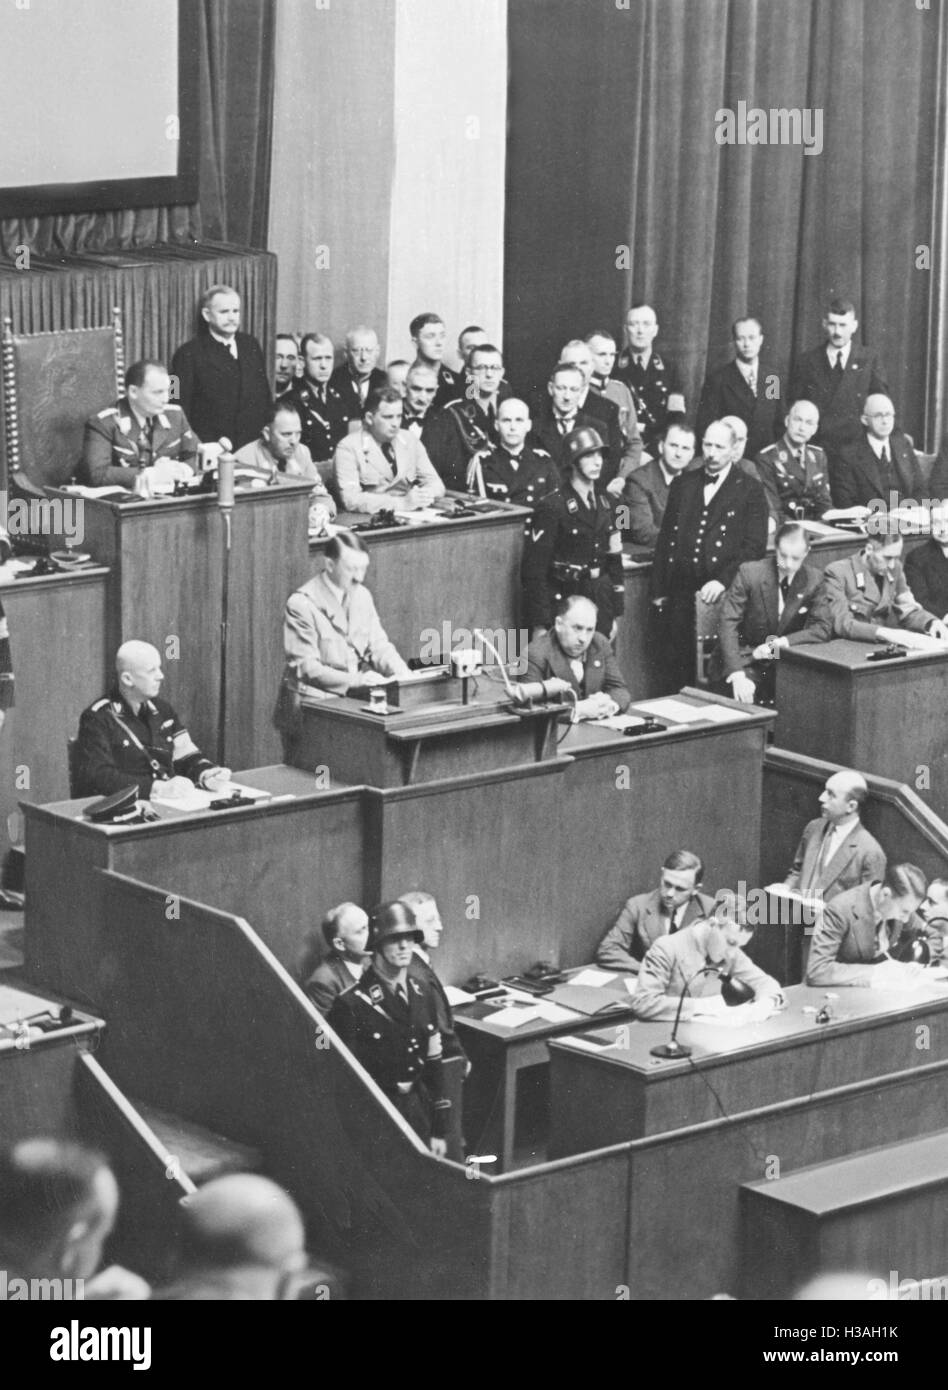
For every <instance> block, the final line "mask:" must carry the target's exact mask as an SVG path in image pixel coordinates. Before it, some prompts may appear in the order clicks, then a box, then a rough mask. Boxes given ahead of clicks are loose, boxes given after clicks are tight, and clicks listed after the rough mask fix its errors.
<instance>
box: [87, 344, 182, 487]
mask: <svg viewBox="0 0 948 1390" xmlns="http://www.w3.org/2000/svg"><path fill="white" fill-rule="evenodd" d="M170 389H171V379H170V377H169V376H168V373H167V371H166V370H165V368H164V367H163V366H162V364H161V363H160V362H149V361H144V362H133V363H132V365H131V366H130V367H129V369H128V371H127V372H126V374H125V395H124V396H123V397H122V399H121V400H119V401H116V403H115V404H114V405H110V406H107V407H106V409H105V410H100V411H99V412H98V413H97V414H96V415H92V416H90V417H89V419H88V420H87V421H86V426H85V434H84V436H83V440H82V458H81V459H80V460H79V466H78V468H77V469H76V480H77V482H79V483H81V484H83V485H84V486H86V487H125V488H129V489H133V488H135V487H136V486H137V485H139V483H140V482H141V480H142V479H144V483H145V485H146V487H149V486H150V481H151V479H153V478H154V476H155V474H154V469H155V465H156V464H158V463H159V462H162V461H163V463H164V467H165V469H167V470H169V472H170V476H171V477H172V479H173V480H174V481H178V480H181V481H184V482H186V481H187V480H188V479H189V478H192V477H193V476H194V470H195V465H196V463H197V455H198V442H199V441H198V439H197V437H196V436H195V434H194V432H193V431H192V429H191V427H190V425H189V424H188V417H187V416H186V415H185V413H184V411H183V410H182V409H181V407H180V406H179V405H169V403H168V401H169V395H170Z"/></svg>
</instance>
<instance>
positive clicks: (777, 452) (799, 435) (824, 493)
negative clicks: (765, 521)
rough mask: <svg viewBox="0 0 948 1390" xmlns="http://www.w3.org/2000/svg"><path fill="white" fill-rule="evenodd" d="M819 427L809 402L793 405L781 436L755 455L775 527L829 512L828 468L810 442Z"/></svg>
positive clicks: (818, 419)
mask: <svg viewBox="0 0 948 1390" xmlns="http://www.w3.org/2000/svg"><path fill="white" fill-rule="evenodd" d="M819 423H820V412H819V411H818V410H817V408H816V406H815V405H814V404H813V402H812V401H794V402H793V404H792V405H791V407H790V409H789V410H788V411H787V414H786V416H785V418H784V426H785V429H784V435H783V438H782V439H780V440H778V442H777V443H776V444H771V445H770V446H769V447H768V448H766V449H762V450H761V451H760V453H759V454H758V455H757V458H756V463H757V473H758V476H759V478H760V481H761V482H762V483H763V485H764V491H765V492H766V494H767V504H768V506H769V508H770V515H771V517H772V518H773V520H774V522H775V523H776V525H778V526H779V525H781V524H782V523H783V522H785V521H801V520H803V519H805V518H806V519H812V518H816V519H819V517H821V516H822V515H823V513H824V512H827V511H829V510H830V508H831V507H832V505H833V499H832V497H831V495H830V485H829V464H828V463H827V461H826V454H825V453H824V452H823V450H822V449H820V448H819V447H818V446H817V445H815V444H811V443H810V440H811V439H812V438H813V436H814V435H815V434H816V431H817V429H818V428H819Z"/></svg>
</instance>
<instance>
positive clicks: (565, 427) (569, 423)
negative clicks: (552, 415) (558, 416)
mask: <svg viewBox="0 0 948 1390" xmlns="http://www.w3.org/2000/svg"><path fill="white" fill-rule="evenodd" d="M557 424H558V428H559V431H560V434H562V435H564V436H565V435H567V434H569V432H570V430H571V429H572V428H573V416H570V418H569V419H568V420H559V421H558V422H557Z"/></svg>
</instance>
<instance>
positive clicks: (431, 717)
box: [287, 681, 567, 787]
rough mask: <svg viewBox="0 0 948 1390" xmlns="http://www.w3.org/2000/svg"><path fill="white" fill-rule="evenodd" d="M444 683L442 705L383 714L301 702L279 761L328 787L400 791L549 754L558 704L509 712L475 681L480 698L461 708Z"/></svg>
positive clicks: (337, 703)
mask: <svg viewBox="0 0 948 1390" xmlns="http://www.w3.org/2000/svg"><path fill="white" fill-rule="evenodd" d="M445 684H446V685H447V686H448V687H450V689H448V690H445V691H444V692H443V693H444V694H445V696H446V698H445V699H444V700H441V701H438V700H437V699H436V693H435V692H432V697H431V700H430V702H429V703H426V704H421V705H418V706H417V707H415V708H411V709H404V710H401V709H399V710H393V711H392V712H391V713H387V714H376V713H374V712H372V711H371V710H369V709H367V708H366V703H365V701H364V700H353V699H349V698H348V697H347V696H341V695H339V696H331V697H330V698H328V699H318V698H310V697H305V696H304V697H303V699H302V702H301V708H300V721H301V731H300V734H299V737H298V738H297V739H295V740H294V741H293V744H292V748H291V749H288V753H287V756H288V757H289V758H290V760H291V761H292V763H293V766H294V767H298V768H301V769H303V770H304V771H306V772H309V773H311V774H312V772H313V771H314V769H316V768H323V769H325V770H326V771H327V773H328V775H329V776H330V777H331V779H332V782H333V785H334V786H339V785H340V783H350V784H354V783H362V782H364V783H366V784H368V785H369V786H372V787H402V786H410V785H412V784H413V783H416V782H433V781H439V780H441V779H443V778H446V777H463V776H466V775H468V774H470V773H476V772H488V771H491V770H493V769H495V768H504V767H512V766H514V765H515V764H518V763H529V762H540V761H542V760H543V759H544V758H548V757H552V756H554V755H555V752H556V746H555V742H554V738H553V734H554V730H555V729H556V725H557V721H558V720H559V719H560V718H561V717H562V716H563V715H565V714H566V713H567V708H566V706H565V705H557V704H552V705H541V706H538V707H536V708H530V707H525V708H524V709H522V710H519V711H518V710H514V709H513V708H512V707H511V704H510V701H509V700H508V699H507V698H506V696H505V695H504V692H503V689H502V688H501V689H500V695H499V697H498V696H497V695H495V694H492V693H491V691H492V687H490V686H489V685H487V683H486V682H483V681H482V690H481V692H480V693H478V694H477V695H473V696H472V697H471V700H470V702H469V703H468V704H466V705H463V704H462V703H461V700H460V698H459V694H458V695H457V697H456V698H453V699H452V698H447V697H449V696H450V695H452V694H455V692H454V689H453V687H454V686H455V685H457V686H458V687H459V686H460V682H455V681H448V682H446V683H445ZM485 687H486V688H485ZM493 689H497V687H493Z"/></svg>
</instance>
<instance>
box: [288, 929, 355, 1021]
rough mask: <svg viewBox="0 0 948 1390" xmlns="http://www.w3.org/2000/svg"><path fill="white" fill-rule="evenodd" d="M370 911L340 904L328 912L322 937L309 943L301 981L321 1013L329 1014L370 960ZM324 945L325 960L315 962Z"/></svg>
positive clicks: (302, 964) (320, 933)
mask: <svg viewBox="0 0 948 1390" xmlns="http://www.w3.org/2000/svg"><path fill="white" fill-rule="evenodd" d="M368 940H369V917H368V913H366V912H365V911H363V909H362V908H361V907H359V905H358V903H340V904H339V906H338V907H334V908H332V909H331V911H329V912H327V913H326V916H325V917H324V918H323V920H322V922H321V923H320V925H319V937H318V939H315V934H314V940H313V941H311V942H308V943H307V947H306V950H305V952H304V955H303V960H302V963H301V965H300V972H299V977H300V983H301V984H302V987H303V989H304V990H305V992H306V993H307V994H308V995H309V997H310V999H312V1001H313V1003H314V1004H315V1005H316V1007H317V1009H318V1010H319V1012H320V1013H321V1014H328V1013H329V1010H330V1009H331V1008H332V1006H333V1002H334V1000H336V999H337V998H338V997H339V995H340V994H342V992H343V990H347V989H349V988H350V987H351V986H352V985H354V984H355V982H356V980H360V979H361V978H362V972H363V971H364V970H365V967H366V966H367V965H368V963H369V957H368V954H367V952H366V946H367V944H368ZM318 946H321V947H322V959H321V960H320V962H319V964H318V965H315V966H314V964H313V959H314V956H315V951H316V949H317V947H318Z"/></svg>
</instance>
